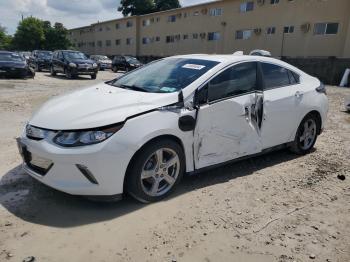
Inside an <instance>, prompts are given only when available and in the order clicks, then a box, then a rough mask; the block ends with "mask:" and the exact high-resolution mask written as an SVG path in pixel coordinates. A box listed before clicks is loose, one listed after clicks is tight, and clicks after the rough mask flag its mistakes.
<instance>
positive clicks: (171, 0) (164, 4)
mask: <svg viewBox="0 0 350 262" xmlns="http://www.w3.org/2000/svg"><path fill="white" fill-rule="evenodd" d="M154 3H155V6H156V12H158V11H165V10H169V9H174V8H180V7H181V5H180V2H179V0H155V1H154Z"/></svg>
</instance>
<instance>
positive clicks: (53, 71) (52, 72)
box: [50, 66, 56, 76]
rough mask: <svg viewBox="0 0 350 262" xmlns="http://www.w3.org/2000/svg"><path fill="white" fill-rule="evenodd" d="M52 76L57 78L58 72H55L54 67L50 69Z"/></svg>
mask: <svg viewBox="0 0 350 262" xmlns="http://www.w3.org/2000/svg"><path fill="white" fill-rule="evenodd" d="M50 74H51V75H52V76H56V72H55V70H54V69H53V66H51V67H50Z"/></svg>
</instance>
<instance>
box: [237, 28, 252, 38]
mask: <svg viewBox="0 0 350 262" xmlns="http://www.w3.org/2000/svg"><path fill="white" fill-rule="evenodd" d="M251 37H252V30H237V31H236V39H243V40H246V39H249V38H251Z"/></svg>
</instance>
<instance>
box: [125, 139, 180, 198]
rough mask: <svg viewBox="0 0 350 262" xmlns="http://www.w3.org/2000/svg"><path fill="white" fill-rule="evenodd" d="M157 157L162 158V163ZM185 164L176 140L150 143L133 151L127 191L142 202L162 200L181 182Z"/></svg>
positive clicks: (127, 179) (127, 178)
mask: <svg viewBox="0 0 350 262" xmlns="http://www.w3.org/2000/svg"><path fill="white" fill-rule="evenodd" d="M159 156H160V157H159ZM159 158H162V159H163V161H162V162H161V163H159V162H158V159H159ZM170 160H171V161H170ZM185 163H186V162H185V155H184V152H183V149H182V147H181V146H180V145H179V144H178V143H176V142H174V141H172V140H170V139H162V140H158V141H155V142H151V143H150V144H147V145H146V146H145V147H144V148H142V149H141V150H140V151H139V152H138V153H136V155H135V156H134V158H133V160H132V161H131V163H130V164H129V168H128V171H127V174H126V183H125V185H126V192H128V193H129V194H130V195H131V196H132V197H134V198H135V199H136V200H138V201H140V202H142V203H151V202H156V201H159V200H162V199H163V198H165V197H167V196H168V195H169V194H170V193H171V192H172V191H173V190H174V189H175V188H176V186H177V185H178V184H179V183H180V181H181V179H182V177H183V174H184V172H185ZM167 165H168V166H167Z"/></svg>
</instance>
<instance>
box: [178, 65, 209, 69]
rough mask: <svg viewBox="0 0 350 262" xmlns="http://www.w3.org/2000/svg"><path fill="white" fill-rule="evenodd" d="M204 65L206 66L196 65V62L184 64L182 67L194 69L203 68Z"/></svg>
mask: <svg viewBox="0 0 350 262" xmlns="http://www.w3.org/2000/svg"><path fill="white" fill-rule="evenodd" d="M204 67H205V66H204V65H195V64H186V65H183V66H182V68H188V69H194V70H201V69H203V68H204Z"/></svg>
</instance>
